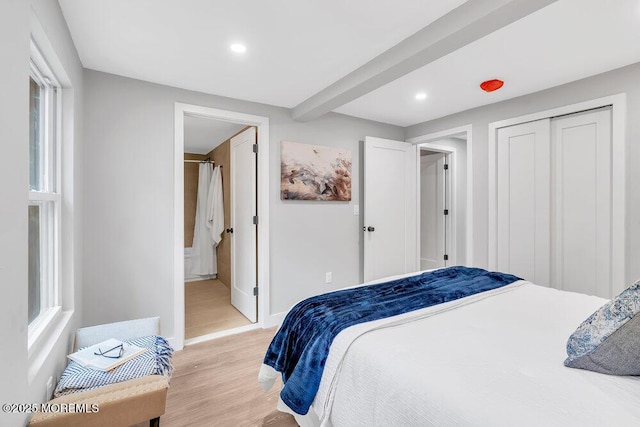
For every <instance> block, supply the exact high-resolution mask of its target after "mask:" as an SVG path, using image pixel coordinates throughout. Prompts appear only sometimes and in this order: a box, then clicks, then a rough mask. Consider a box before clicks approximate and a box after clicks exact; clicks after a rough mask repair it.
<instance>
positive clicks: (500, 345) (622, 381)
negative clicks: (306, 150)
mask: <svg viewBox="0 0 640 427" xmlns="http://www.w3.org/2000/svg"><path fill="white" fill-rule="evenodd" d="M605 302H606V300H604V299H601V298H597V297H591V296H586V295H581V294H575V293H569V292H562V291H557V290H554V289H549V288H544V287H541V286H536V285H533V284H530V283H528V282H517V283H516V284H512V285H509V286H507V287H504V288H500V289H497V290H494V291H490V292H489V293H483V294H480V295H474V296H471V297H468V298H465V299H463V300H458V301H452V302H451V303H447V304H442V305H439V306H435V307H430V308H428V309H424V310H418V311H417V312H413V314H410V313H407V314H405V315H402V316H395V317H394V318H390V319H383V320H380V321H376V322H369V323H366V324H362V325H356V326H354V327H351V328H348V329H346V330H345V331H343V332H341V333H340V334H339V335H338V336H337V337H336V339H335V340H334V343H333V345H332V346H331V351H330V353H329V357H328V359H327V364H326V366H325V371H324V373H323V378H322V382H321V384H320V390H319V391H318V394H317V396H316V400H315V401H314V404H313V407H312V409H311V410H310V412H309V415H308V416H307V417H300V416H296V418H297V419H298V422H299V423H300V424H301V425H314V424H315V425H317V424H319V423H322V425H323V426H334V427H339V426H390V425H397V426H448V425H469V426H476V425H477V426H487V425H491V426H500V425H504V426H514V425H518V426H523V425H524V426H526V425H531V426H541V425H545V426H551V425H557V426H590V425H593V426H604V425H607V426H608V425H616V426H627V425H640V378H638V377H615V376H607V375H603V374H598V373H593V372H589V371H583V370H576V369H570V368H566V367H564V365H563V363H562V362H563V361H564V359H565V357H566V352H565V345H566V341H567V338H568V337H569V335H570V334H571V333H572V332H573V331H574V330H575V328H576V327H577V326H578V325H579V324H580V323H581V322H582V321H583V320H584V319H586V318H587V317H588V316H589V315H590V314H591V313H592V312H594V311H595V310H596V309H597V308H598V307H600V306H601V305H602V304H604V303H605ZM408 315H410V316H416V315H417V316H418V317H421V319H419V320H412V321H410V322H409V321H407V320H408V319H407V318H406V316H408ZM390 324H391V325H393V326H391V327H390ZM279 408H280V409H281V410H287V408H286V406H285V405H284V403H282V402H280V404H279ZM289 412H290V411H289Z"/></svg>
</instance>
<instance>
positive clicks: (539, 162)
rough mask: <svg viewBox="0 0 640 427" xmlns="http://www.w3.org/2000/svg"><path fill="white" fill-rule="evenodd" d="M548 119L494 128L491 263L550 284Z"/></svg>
mask: <svg viewBox="0 0 640 427" xmlns="http://www.w3.org/2000/svg"><path fill="white" fill-rule="evenodd" d="M550 144H551V139H550V120H549V119H543V120H538V121H535V122H530V123H523V124H520V125H515V126H510V127H507V128H502V129H499V130H498V144H497V187H498V188H497V229H496V231H497V269H498V270H499V271H502V272H506V273H511V274H515V275H516V276H518V277H522V278H523V279H525V280H530V281H532V282H534V283H536V284H538V285H544V286H549V285H550V281H551V278H550V268H551V267H550V263H551V258H550V250H551V235H550V227H551V225H550V224H551V218H550V213H549V212H550V199H551V193H550V191H551V175H550V161H549V159H550Z"/></svg>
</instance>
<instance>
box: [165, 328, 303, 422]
mask: <svg viewBox="0 0 640 427" xmlns="http://www.w3.org/2000/svg"><path fill="white" fill-rule="evenodd" d="M275 331H276V329H275V328H271V329H257V330H255V331H250V332H245V333H242V334H237V335H231V336H228V337H224V338H218V339H215V340H212V341H207V342H203V343H200V344H194V345H191V346H186V347H185V348H184V350H182V351H179V352H176V353H175V355H174V356H173V366H174V368H175V370H174V373H173V377H172V378H171V385H170V387H169V394H168V397H167V411H166V413H165V415H163V416H162V417H161V418H160V425H161V426H164V427H184V426H220V427H245V426H246V427H249V426H268V427H292V426H297V424H296V422H295V420H294V418H293V417H292V416H291V415H288V414H284V413H282V412H278V411H277V410H276V402H277V400H278V393H279V390H280V389H281V387H282V383H281V381H280V380H278V381H277V382H276V384H275V385H274V387H273V388H272V389H271V390H270V391H269V392H267V393H266V394H265V393H264V392H263V391H262V389H261V387H260V385H259V384H258V371H259V370H260V366H261V364H262V359H263V357H264V353H265V351H266V349H267V347H268V346H269V343H270V342H271V339H272V338H273V335H274V334H275Z"/></svg>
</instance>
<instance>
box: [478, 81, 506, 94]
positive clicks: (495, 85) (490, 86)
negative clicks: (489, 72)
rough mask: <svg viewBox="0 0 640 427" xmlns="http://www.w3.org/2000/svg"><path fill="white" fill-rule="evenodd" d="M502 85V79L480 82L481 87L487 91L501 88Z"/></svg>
mask: <svg viewBox="0 0 640 427" xmlns="http://www.w3.org/2000/svg"><path fill="white" fill-rule="evenodd" d="M502 85H504V82H503V81H502V80H498V79H493V80H487V81H486V82H482V83H480V89H482V90H483V91H485V92H493V91H494V90H498V89H500V88H501V87H502Z"/></svg>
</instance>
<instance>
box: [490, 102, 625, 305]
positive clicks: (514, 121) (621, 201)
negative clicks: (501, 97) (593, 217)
mask: <svg viewBox="0 0 640 427" xmlns="http://www.w3.org/2000/svg"><path fill="white" fill-rule="evenodd" d="M607 106H611V166H612V169H611V170H612V173H611V292H612V295H611V297H613V296H615V295H617V294H619V293H620V292H621V291H622V290H623V289H624V288H625V284H626V283H627V282H626V280H625V279H626V278H625V267H626V252H625V244H626V243H625V240H626V239H625V229H626V222H625V221H626V207H625V195H626V190H625V182H626V172H625V141H626V117H627V95H626V93H619V94H616V95H611V96H606V97H603V98H597V99H592V100H589V101H585V102H579V103H576V104H570V105H565V106H562V107H558V108H552V109H549V110H544V111H539V112H536V113H533V114H527V115H524V116H520V117H514V118H511V119H507V120H500V121H497V122H493V123H489V164H488V166H489V227H488V230H489V234H488V242H487V243H488V264H489V265H488V266H489V268H495V267H496V265H497V259H498V257H497V229H498V228H497V227H498V225H497V220H498V215H497V209H498V197H497V181H498V178H497V172H498V168H497V142H498V138H497V135H498V129H500V128H504V127H508V126H513V125H518V124H522V123H527V122H532V121H536V120H542V119H547V118H553V117H558V116H564V115H567V114H574V113H579V112H582V111H587V110H593V109H596V108H601V107H607Z"/></svg>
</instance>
